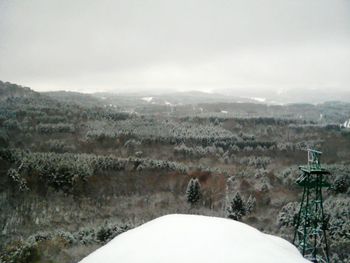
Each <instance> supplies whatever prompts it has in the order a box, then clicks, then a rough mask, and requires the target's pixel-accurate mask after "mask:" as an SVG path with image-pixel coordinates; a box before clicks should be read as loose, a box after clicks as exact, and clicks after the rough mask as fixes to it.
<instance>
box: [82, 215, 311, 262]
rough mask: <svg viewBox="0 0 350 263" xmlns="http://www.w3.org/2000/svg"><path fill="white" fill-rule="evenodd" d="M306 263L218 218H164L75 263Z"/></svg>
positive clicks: (279, 242)
mask: <svg viewBox="0 0 350 263" xmlns="http://www.w3.org/2000/svg"><path fill="white" fill-rule="evenodd" d="M117 262H118V263H196V262H198V263H257V262H258V263H309V261H307V260H305V259H304V258H303V257H302V256H301V255H300V253H299V252H298V250H297V249H296V248H295V247H294V246H293V245H291V244H290V243H289V242H287V241H285V240H284V239H281V238H279V237H275V236H271V235H266V234H263V233H262V232H260V231H258V230H257V229H255V228H253V227H250V226H248V225H246V224H243V223H240V222H237V221H234V220H230V219H224V218H216V217H206V216H195V215H168V216H163V217H160V218H157V219H155V220H153V221H150V222H148V223H146V224H144V225H142V226H140V227H137V228H135V229H133V230H130V231H128V232H125V233H123V234H121V235H119V236H117V237H115V238H114V239H113V240H112V241H110V242H109V243H108V244H106V245H105V246H103V247H101V248H100V249H98V250H96V251H95V252H93V253H92V254H90V255H89V256H87V257H86V258H84V259H83V260H82V261H81V263H117Z"/></svg>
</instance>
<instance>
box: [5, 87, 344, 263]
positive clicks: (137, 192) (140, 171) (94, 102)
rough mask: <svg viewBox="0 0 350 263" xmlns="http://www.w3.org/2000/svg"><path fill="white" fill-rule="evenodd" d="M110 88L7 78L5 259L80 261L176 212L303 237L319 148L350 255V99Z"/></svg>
mask: <svg viewBox="0 0 350 263" xmlns="http://www.w3.org/2000/svg"><path fill="white" fill-rule="evenodd" d="M101 96H102V95H101V94H92V95H86V94H79V93H64V92H60V93H55V92H50V93H38V92H34V91H33V90H31V89H29V88H24V87H21V86H17V85H15V84H10V83H4V82H0V233H1V235H0V250H1V252H0V262H76V261H78V260H80V259H81V258H83V257H84V256H86V255H87V254H88V253H90V252H91V251H93V250H94V249H96V248H97V247H99V246H101V245H102V244H104V243H106V242H107V241H109V240H110V239H112V238H113V237H114V236H116V235H118V234H120V233H122V232H124V231H126V230H128V229H130V228H133V227H135V226H137V225H140V224H141V223H143V222H146V221H149V220H151V219H154V218H156V217H158V216H160V215H165V214H169V213H189V214H201V215H213V216H219V217H228V218H232V219H233V220H241V221H243V222H245V223H248V224H250V225H252V226H254V227H256V228H258V229H260V230H262V231H263V232H265V233H273V234H276V235H279V236H281V237H284V238H286V239H288V240H291V238H292V233H293V224H294V222H295V216H296V213H297V209H298V206H299V203H298V201H299V200H300V199H301V189H300V188H299V187H298V186H297V185H296V183H295V181H296V179H297V178H298V176H299V172H298V165H301V164H304V163H305V162H306V161H307V156H306V152H305V149H307V148H308V147H312V148H316V149H319V150H321V151H323V155H322V163H323V164H325V166H326V167H327V168H328V169H329V170H330V171H331V172H332V174H331V175H330V176H329V181H330V182H331V183H332V187H331V188H330V189H327V190H326V191H325V192H324V194H325V212H326V213H327V215H329V220H328V225H327V228H328V234H329V242H330V251H331V254H332V259H333V261H332V262H350V257H349V253H348V251H350V241H349V240H350V234H349V233H350V222H349V218H350V210H349V207H350V196H349V194H350V190H349V186H350V176H349V172H350V129H347V128H344V127H342V126H341V124H342V123H344V122H345V121H346V120H348V119H349V118H350V104H347V103H340V102H329V103H324V104H318V105H311V104H290V105H267V104H256V103H251V102H244V103H239V102H237V101H233V100H232V101H220V100H218V101H209V102H208V101H205V100H204V99H202V100H199V101H196V100H195V96H194V97H191V98H187V100H186V101H184V102H185V103H183V102H182V100H181V97H179V98H180V99H178V100H177V101H175V100H174V101H171V102H169V100H170V99H171V98H169V97H164V98H163V99H158V100H154V103H152V102H151V100H149V102H148V101H147V100H142V98H143V97H142V96H126V95H120V96H117V95H113V96H112V95H111V96H109V98H101ZM174 96H175V95H174ZM68 97H69V99H67V98H68ZM102 97H105V94H103V96H102ZM123 98H127V99H123ZM204 98H206V97H205V96H204ZM219 98H220V97H219ZM190 99H191V100H190ZM203 100H204V101H203ZM118 101H120V103H118ZM166 102H167V103H166ZM191 184H192V186H191Z"/></svg>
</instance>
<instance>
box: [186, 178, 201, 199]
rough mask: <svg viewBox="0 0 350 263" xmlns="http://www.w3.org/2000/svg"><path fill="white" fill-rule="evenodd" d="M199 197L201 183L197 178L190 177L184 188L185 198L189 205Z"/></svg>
mask: <svg viewBox="0 0 350 263" xmlns="http://www.w3.org/2000/svg"><path fill="white" fill-rule="evenodd" d="M200 198H201V185H200V183H199V180H198V179H197V178H191V180H190V181H189V182H188V185H187V189H186V199H187V202H189V203H190V204H191V205H194V204H195V203H197V202H198V201H199V199H200Z"/></svg>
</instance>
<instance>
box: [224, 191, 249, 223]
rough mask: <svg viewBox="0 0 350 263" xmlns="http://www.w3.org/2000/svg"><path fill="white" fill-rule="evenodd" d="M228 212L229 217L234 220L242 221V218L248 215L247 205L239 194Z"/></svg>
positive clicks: (229, 206)
mask: <svg viewBox="0 0 350 263" xmlns="http://www.w3.org/2000/svg"><path fill="white" fill-rule="evenodd" d="M226 210H227V217H228V218H231V219H233V220H237V221H241V219H242V217H243V216H245V215H246V208H245V205H244V203H243V200H242V198H241V196H240V194H239V193H238V192H237V193H236V194H235V196H234V197H233V199H232V201H231V202H230V203H229V205H228V207H227V209H226Z"/></svg>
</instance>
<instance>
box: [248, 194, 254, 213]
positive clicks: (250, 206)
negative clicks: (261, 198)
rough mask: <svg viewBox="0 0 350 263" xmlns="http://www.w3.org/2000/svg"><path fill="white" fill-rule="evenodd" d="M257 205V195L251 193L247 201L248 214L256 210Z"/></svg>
mask: <svg viewBox="0 0 350 263" xmlns="http://www.w3.org/2000/svg"><path fill="white" fill-rule="evenodd" d="M255 205H256V199H255V197H253V196H251V195H250V196H249V198H248V200H247V203H246V214H250V213H251V212H252V211H253V210H254V208H255Z"/></svg>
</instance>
